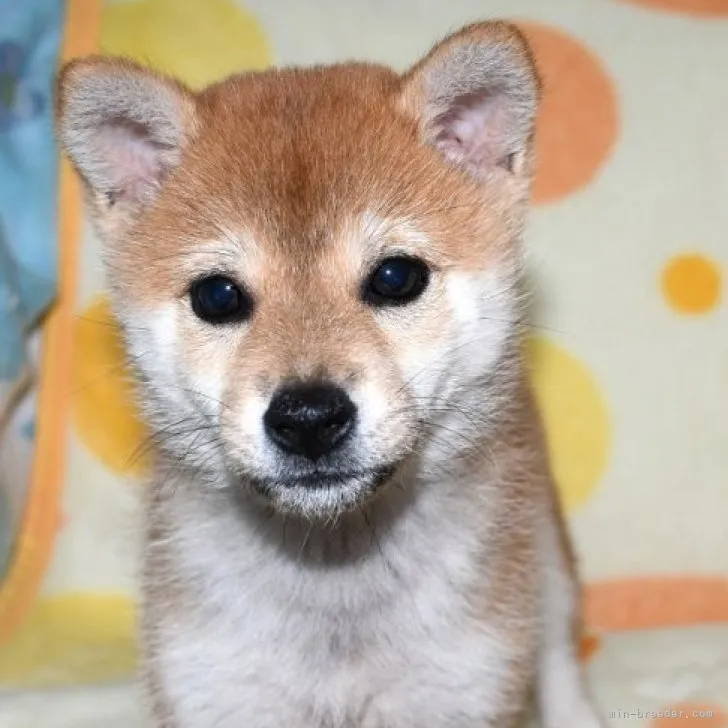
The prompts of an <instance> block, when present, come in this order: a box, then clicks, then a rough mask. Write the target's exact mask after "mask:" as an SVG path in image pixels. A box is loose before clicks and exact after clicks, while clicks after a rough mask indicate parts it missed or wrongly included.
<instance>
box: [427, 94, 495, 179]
mask: <svg viewBox="0 0 728 728" xmlns="http://www.w3.org/2000/svg"><path fill="white" fill-rule="evenodd" d="M506 117H507V114H506V109H505V104H504V103H503V102H502V101H501V100H499V98H498V97H497V96H491V95H478V96H476V95H468V96H464V97H461V98H460V99H458V100H456V101H455V102H454V103H453V104H452V106H451V107H450V108H449V109H447V110H446V111H445V112H444V113H443V114H440V115H439V117H438V118H437V122H436V127H437V130H438V131H437V134H436V137H435V146H436V147H437V148H438V149H440V150H441V151H442V153H443V154H444V155H445V156H446V157H447V158H448V159H450V160H451V161H453V162H455V163H457V164H464V165H465V166H467V167H468V168H470V169H472V170H474V171H480V172H487V171H488V169H491V168H493V167H496V166H498V165H502V164H503V162H504V160H506V159H507V157H508V149H507V140H506V134H507V118H506Z"/></svg>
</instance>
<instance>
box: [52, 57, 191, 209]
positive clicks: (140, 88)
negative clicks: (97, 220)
mask: <svg viewBox="0 0 728 728" xmlns="http://www.w3.org/2000/svg"><path fill="white" fill-rule="evenodd" d="M56 119H57V131H58V137H59V139H60V143H61V146H62V147H63V150H64V151H65V152H66V154H67V155H68V157H69V158H70V160H71V162H72V163H73V165H74V167H75V168H76V170H77V171H78V172H79V174H80V175H81V177H82V178H83V180H84V182H85V184H86V187H87V192H88V193H89V195H90V197H91V199H92V201H93V203H95V207H96V211H97V214H98V215H99V216H100V217H101V218H103V217H104V215H106V214H110V213H111V211H112V210H113V216H114V217H115V218H117V220H118V219H119V215H121V217H125V216H128V215H131V214H134V213H136V212H138V211H139V210H141V209H142V208H143V207H144V206H145V205H147V204H149V202H150V201H152V200H153V199H154V197H155V195H156V194H157V192H158V191H159V189H160V188H161V186H162V184H163V182H164V180H165V178H166V176H167V175H168V174H169V172H170V171H171V170H172V169H173V168H174V167H175V166H176V165H177V164H178V163H179V161H180V159H181V156H182V152H183V150H184V148H185V146H186V145H187V144H188V143H189V141H190V140H191V139H192V138H193V137H194V135H195V133H196V130H197V113H196V102H195V96H194V94H193V93H192V92H191V91H190V90H189V89H187V88H185V87H184V86H183V85H182V84H180V83H178V82H176V81H174V80H172V79H170V78H167V77H165V76H162V75H161V74H158V73H155V72H153V71H151V70H149V69H146V68H144V67H142V66H139V65H137V64H136V63H133V62H131V61H128V60H125V59H118V58H103V57H91V58H83V59H78V60H74V61H71V62H70V63H68V64H67V65H66V66H65V67H64V68H63V69H62V71H61V73H60V76H59V79H58V86H57V97H56Z"/></svg>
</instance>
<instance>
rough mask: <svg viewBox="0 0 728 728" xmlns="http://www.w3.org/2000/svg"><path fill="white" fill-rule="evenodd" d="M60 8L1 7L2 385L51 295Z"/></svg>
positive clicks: (37, 4) (57, 1)
mask: <svg viewBox="0 0 728 728" xmlns="http://www.w3.org/2000/svg"><path fill="white" fill-rule="evenodd" d="M63 15H64V2H63V0H0V380H3V379H4V380H7V379H13V378H14V377H15V376H16V375H17V374H18V372H19V370H20V369H21V367H22V365H23V362H24V359H25V345H24V340H25V334H26V332H27V330H28V329H29V328H30V327H31V326H32V325H33V324H34V323H35V322H36V321H37V320H38V317H39V315H40V314H41V313H42V312H43V311H44V310H45V309H46V308H47V306H48V304H49V303H50V302H51V300H52V299H53V296H54V293H55V290H56V280H57V278H56V269H57V261H58V254H57V224H56V203H57V194H58V192H57V189H58V157H57V153H56V148H55V141H54V135H53V79H54V75H55V71H56V68H57V65H58V53H59V49H60V40H61V36H62V28H63Z"/></svg>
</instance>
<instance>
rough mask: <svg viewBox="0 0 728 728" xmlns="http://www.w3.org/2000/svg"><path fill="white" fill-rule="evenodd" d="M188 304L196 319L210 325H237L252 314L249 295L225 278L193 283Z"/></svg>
mask: <svg viewBox="0 0 728 728" xmlns="http://www.w3.org/2000/svg"><path fill="white" fill-rule="evenodd" d="M190 303H191V305H192V310H193V311H194V313H195V315H196V316H197V318H199V319H201V320H202V321H206V322H207V323H210V324H230V323H238V322H240V321H245V320H246V319H248V318H250V315H251V314H252V313H253V299H252V298H251V296H250V294H249V293H247V291H245V289H244V288H242V287H240V286H239V285H238V284H237V283H235V281H233V280H231V279H230V278H226V277H225V276H210V277H208V278H201V279H200V280H198V281H195V282H194V283H193V284H192V287H191V288H190Z"/></svg>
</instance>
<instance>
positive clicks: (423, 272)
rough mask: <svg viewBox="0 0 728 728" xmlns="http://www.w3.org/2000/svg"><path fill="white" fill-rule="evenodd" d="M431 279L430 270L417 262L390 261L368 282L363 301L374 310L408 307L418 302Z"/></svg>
mask: <svg viewBox="0 0 728 728" xmlns="http://www.w3.org/2000/svg"><path fill="white" fill-rule="evenodd" d="M429 275H430V270H429V268H428V267H427V266H426V265H425V263H423V262H422V261H421V260H418V259H417V258H407V257H404V256H400V257H397V258H387V259H386V260H384V261H382V262H381V263H380V264H379V266H378V267H377V268H376V269H375V270H374V272H373V273H372V274H371V275H370V276H369V278H368V279H367V281H366V282H365V284H364V295H363V297H364V300H365V301H366V302H367V303H369V304H371V305H373V306H402V305H405V304H407V303H410V302H411V301H414V300H415V299H416V298H419V296H420V295H421V294H422V292H423V291H424V290H425V288H427V283H428V281H429Z"/></svg>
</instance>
